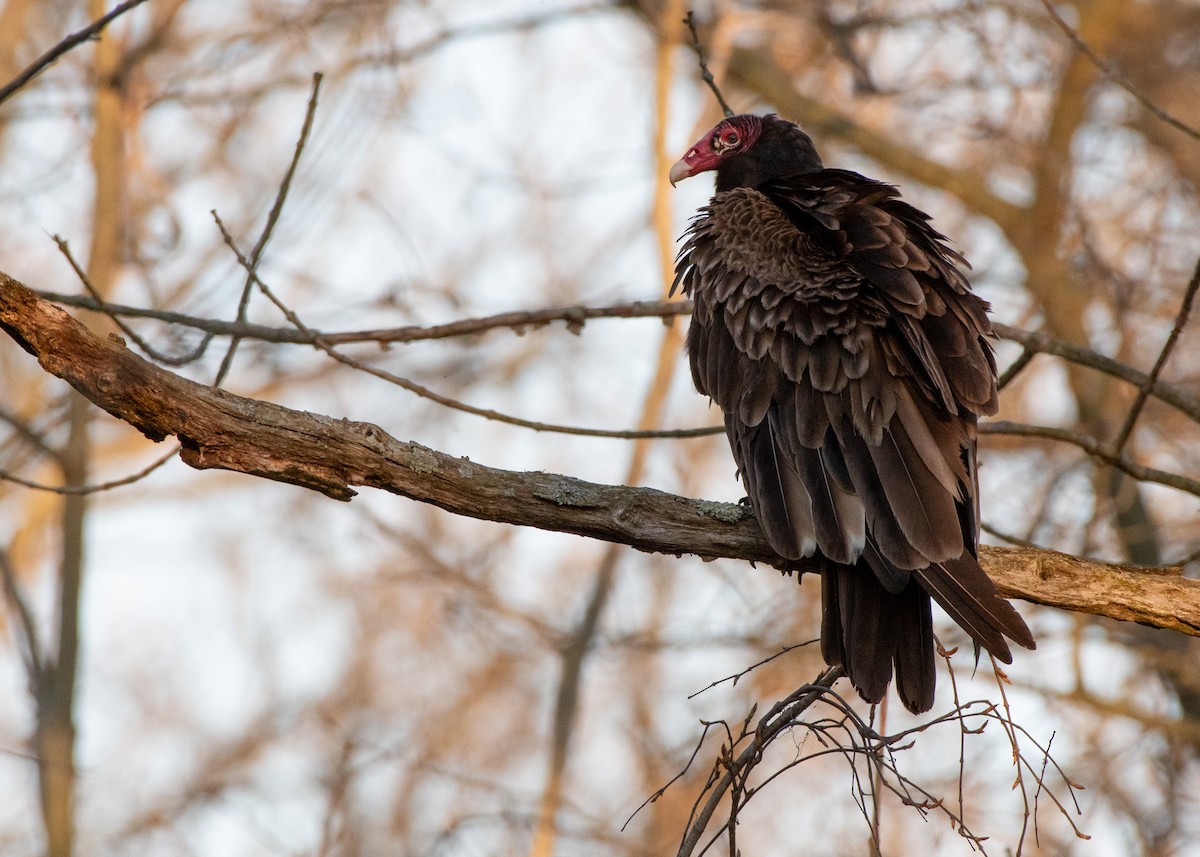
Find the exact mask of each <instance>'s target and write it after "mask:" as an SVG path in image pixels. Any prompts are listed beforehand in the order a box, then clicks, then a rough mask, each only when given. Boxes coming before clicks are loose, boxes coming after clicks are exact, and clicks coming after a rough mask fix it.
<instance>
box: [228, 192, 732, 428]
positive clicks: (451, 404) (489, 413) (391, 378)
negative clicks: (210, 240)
mask: <svg viewBox="0 0 1200 857" xmlns="http://www.w3.org/2000/svg"><path fill="white" fill-rule="evenodd" d="M213 218H214V219H215V220H216V222H217V227H218V228H219V229H220V230H221V234H222V235H223V236H224V238H225V243H226V244H227V245H228V246H229V249H230V250H231V251H233V253H234V255H235V256H236V257H237V260H238V263H239V264H240V265H241V266H242V267H243V268H244V269H245V270H246V271H247V272H249V273H250V279H251V282H253V283H254V284H255V285H257V286H258V288H259V290H260V291H262V293H263V294H264V295H265V296H266V297H267V299H268V300H269V301H271V303H273V304H274V305H275V306H276V307H277V308H278V309H279V311H280V312H282V313H283V314H284V316H285V317H286V318H287V320H288V321H290V322H291V323H292V324H294V325H295V326H296V327H297V329H299V330H300V331H301V332H303V333H304V334H305V335H306V336H307V337H309V338H310V340H311V342H312V345H313V347H315V348H317V349H318V350H320V351H322V352H324V353H325V354H327V355H329V356H330V357H332V358H333V359H334V360H336V361H337V362H339V363H341V364H343V365H345V366H349V367H351V368H353V369H357V370H359V371H360V372H365V373H367V374H368V375H373V376H375V377H376V378H379V379H380V380H383V381H387V382H388V383H390V384H395V385H396V386H397V387H400V388H401V389H404V390H408V391H409V392H410V393H414V394H416V395H418V396H420V397H421V398H423V399H428V400H429V401H431V402H436V403H437V404H439V405H442V406H443V407H447V408H450V409H452V410H456V411H461V412H463V413H466V414H473V415H474V416H478V417H484V418H485V419H489V420H494V421H495V422H500V423H506V424H508V425H513V426H518V427H520V428H527V429H532V430H533V431H543V432H551V433H555V434H570V435H579V436H581V437H606V438H614V439H617V440H641V439H645V438H692V437H706V436H708V435H713V434H720V433H721V432H722V431H724V429H723V428H722V427H720V426H711V427H705V428H696V429H675V430H665V431H664V430H633V431H610V430H607V429H591V428H581V427H579V426H565V425H557V424H555V423H543V422H538V421H536V420H527V419H524V418H522V417H517V416H513V415H511V414H505V413H502V412H500V411H495V410H492V409H490V408H477V407H475V406H474V405H468V404H467V403H465V402H460V401H458V400H457V399H452V398H450V397H449V396H443V395H442V394H441V393H437V392H434V391H433V390H431V389H429V388H428V387H426V386H424V385H422V384H418V383H417V382H416V381H412V380H410V379H408V378H404V377H402V376H400V375H396V374H395V373H392V372H388V371H387V370H386V369H380V368H378V367H376V366H372V365H370V364H369V363H364V362H363V361H361V360H356V359H354V358H353V357H348V356H347V355H345V354H342V353H341V352H340V351H338V350H337V349H336V348H333V347H332V346H331V345H329V343H327V342H326V341H325V340H324V339H322V338H321V337H320V336H319V335H318V334H317V333H316V332H315V331H313V330H312V329H311V328H309V327H308V326H307V325H305V323H304V322H303V321H301V319H300V317H299V316H298V315H297V314H296V313H295V311H294V310H292V309H291V308H290V307H288V306H287V304H285V303H284V302H283V301H282V300H280V299H279V298H278V297H277V296H276V295H275V293H274V292H273V291H272V290H271V288H270V286H268V285H267V284H266V283H264V282H263V281H262V279H261V278H260V277H259V276H258V274H256V273H253V272H252V271H250V267H249V265H250V260H249V259H247V258H246V257H245V256H244V255H243V254H242V252H241V250H240V249H238V246H237V243H236V242H235V241H234V239H233V236H232V235H230V234H229V230H228V229H226V228H225V224H224V223H223V222H222V221H221V218H220V216H219V215H217V213H216V212H215V211H214V212H213Z"/></svg>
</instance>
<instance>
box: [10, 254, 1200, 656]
mask: <svg viewBox="0 0 1200 857" xmlns="http://www.w3.org/2000/svg"><path fill="white" fill-rule="evenodd" d="M0 327H2V328H3V329H4V330H5V331H6V332H7V333H8V334H9V335H10V336H11V337H12V338H13V339H14V340H16V341H17V342H18V343H19V344H20V345H21V346H22V347H23V348H25V350H26V351H28V352H30V353H31V354H33V355H35V356H36V357H37V358H38V361H39V362H40V363H41V365H42V367H43V368H44V369H46V371H48V372H50V373H52V374H54V375H56V376H58V377H60V378H63V379H65V380H66V381H68V382H70V383H71V384H72V385H73V386H74V387H75V388H76V389H77V390H79V391H80V392H81V393H82V394H83V395H85V396H86V397H87V398H89V399H90V400H91V401H92V402H94V403H95V404H97V405H99V406H100V407H102V408H104V409H105V410H106V411H108V412H109V413H111V414H113V415H114V416H116V417H117V418H118V419H121V420H124V421H125V422H128V423H129V424H130V425H133V426H134V427H136V428H137V429H139V430H140V431H141V432H142V433H144V434H145V435H146V436H147V437H150V438H151V439H153V440H161V439H163V438H165V437H167V436H170V435H174V436H176V437H178V438H179V441H180V442H181V443H182V445H183V453H182V457H183V460H184V461H185V462H187V463H188V464H189V465H191V466H192V467H196V468H198V469H206V468H222V469H226V470H234V471H238V472H241V473H247V474H250V475H253V476H262V477H265V478H268V479H274V480H276V481H280V482H287V483H291V484H293V485H301V486H303V487H306V488H311V489H313V490H316V491H320V492H322V493H324V494H326V495H327V496H330V497H333V498H335V499H339V500H349V499H350V498H351V497H353V496H354V494H355V493H356V492H355V491H354V487H353V486H361V485H365V486H369V487H373V488H381V489H383V490H385V491H390V492H392V493H394V494H399V495H401V496H404V497H409V498H411V499H414V500H418V501H421V502H425V503H431V504H433V505H435V506H438V507H440V508H442V509H446V510H447V511H450V512H453V513H455V514H459V515H466V516H469V517H473V518H480V519H484V520H491V521H497V522H500V523H507V524H517V525H521V526H530V527H538V528H541V529H545V530H555V531H560V532H568V533H575V534H577V535H582V536H588V537H591V538H596V539H602V540H605V541H610V542H617V543H619V544H625V545H629V546H630V547H634V548H637V549H638V550H642V551H649V552H657V553H667V554H676V555H681V554H694V555H697V556H701V557H704V558H716V557H727V558H731V559H741V560H749V561H751V562H761V563H764V564H766V565H771V566H775V567H780V568H781V567H783V566H784V563H783V562H782V561H781V560H780V559H779V557H778V556H776V555H774V554H773V553H772V552H771V549H770V548H769V547H768V546H767V544H766V540H765V538H764V537H763V535H762V532H761V530H760V529H759V527H758V524H757V522H755V520H754V519H753V517H752V516H751V515H750V514H749V513H748V512H746V511H745V510H744V509H742V508H741V507H740V506H737V505H732V504H728V503H711V502H705V501H702V500H692V499H687V498H684V497H677V496H675V495H672V494H667V493H664V492H662V491H656V490H653V489H645V488H626V487H621V486H613V485H597V484H594V483H589V482H584V481H582V480H579V479H573V478H571V477H568V476H561V475H556V474H548V473H519V472H513V471H506V470H499V469H496V468H491V467H485V466H483V465H480V464H476V463H474V462H471V461H468V460H466V459H461V458H455V457H453V456H450V455H446V454H445V453H441V452H437V451H436V450H432V449H429V448H427V447H423V446H420V445H418V444H415V443H409V442H404V441H399V440H396V439H395V438H393V437H390V436H389V435H388V434H387V433H385V432H384V431H383V430H382V429H380V428H379V427H378V426H374V425H371V424H369V423H361V422H351V421H349V420H337V419H333V418H330V417H324V416H319V415H315V414H310V413H305V412H303V411H295V410H292V409H290V408H285V407H282V406H280V405H275V404H271V403H269V402H261V401H256V400H253V399H246V398H243V397H240V396H235V395H233V394H231V393H227V392H225V391H223V390H218V389H215V388H212V387H207V386H204V385H203V384H198V383H195V382H193V381H189V380H187V379H185V378H181V377H179V376H177V375H174V374H172V373H170V372H167V371H166V370H164V369H161V368H159V367H157V366H154V365H153V364H151V363H148V362H146V361H145V360H143V359H142V358H140V357H138V356H137V355H136V354H134V353H133V352H132V351H130V350H129V349H128V348H126V347H125V344H124V342H122V341H121V340H120V339H119V337H115V336H110V337H108V338H101V337H99V336H96V335H95V334H93V333H91V332H89V331H88V330H87V329H86V328H84V327H83V325H81V324H79V323H78V322H76V321H75V320H74V319H73V318H71V317H70V316H69V315H68V314H67V313H66V312H65V311H64V310H62V309H60V308H58V307H56V306H54V305H53V304H50V303H49V302H47V301H44V300H42V299H41V298H39V297H38V296H37V295H36V294H34V293H33V292H32V291H30V290H29V289H27V288H26V287H25V286H23V285H21V284H20V283H18V282H17V281H15V280H13V279H11V278H10V277H8V276H6V275H3V274H0ZM982 560H983V563H984V566H985V568H987V570H988V572H989V573H990V574H991V575H992V577H993V578H994V579H995V580H996V582H997V584H998V585H999V586H1000V587H1001V589H1002V590H1003V591H1004V592H1005V594H1007V595H1009V596H1012V597H1016V598H1022V599H1025V600H1027V601H1032V602H1035V603H1038V604H1045V605H1048V606H1051V607H1059V608H1062V609H1067V610H1076V611H1080V612H1085V613H1091V614H1095V615H1099V616H1108V617H1111V618H1114V619H1120V620H1124V621H1132V622H1139V623H1142V624H1145V625H1152V626H1156V627H1160V628H1169V629H1173V630H1177V631H1182V632H1184V633H1187V634H1192V635H1195V636H1200V581H1195V580H1189V579H1186V578H1184V577H1182V576H1181V573H1180V569H1179V568H1163V569H1138V568H1133V567H1125V566H1116V565H1108V564H1104V563H1098V562H1091V561H1087V560H1081V559H1075V558H1073V557H1070V556H1067V555H1065V554H1060V553H1056V552H1054V551H1048V550H1035V549H1029V548H984V549H983V551H982ZM801 570H803V569H801Z"/></svg>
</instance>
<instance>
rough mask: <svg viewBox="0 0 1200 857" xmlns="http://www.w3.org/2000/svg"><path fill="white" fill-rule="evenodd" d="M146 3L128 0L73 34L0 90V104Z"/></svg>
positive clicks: (141, 0)
mask: <svg viewBox="0 0 1200 857" xmlns="http://www.w3.org/2000/svg"><path fill="white" fill-rule="evenodd" d="M145 2H146V0H126V2H124V3H122V4H121V5H119V6H117V7H115V8H114V9H113V10H112V11H111V12H109V13H108V14H107V15H104V16H103V17H101V18H97V19H96V20H95V21H93V22H92V23H91V24H89V25H88V26H86V27H84V28H83V29H82V30H80V31H79V32H77V33H72V34H71V35H69V36H67V37H66V38H65V39H63V40H62V41H61V42H59V43H58V44H57V45H55V46H54V47H52V48H51V49H50V50H48V51H46V52H45V53H44V54H42V55H41V56H40V57H38V58H37V59H35V60H34V61H33V62H32V63H30V64H29V66H28V67H26V69H25V70H24V71H23V72H21V73H20V74H19V75H17V76H16V77H14V78H13V79H12V80H11V81H9V83H8V84H6V85H5V86H4V87H3V88H2V89H0V104H3V103H4V102H5V101H7V100H8V99H9V98H11V97H12V95H13V94H14V93H16V92H17V91H18V90H20V89H21V87H23V86H25V84H27V83H29V81H31V80H33V79H34V78H35V77H37V76H38V75H39V74H41V73H42V72H43V71H45V70H46V69H47V68H49V67H50V66H52V65H53V64H54V63H55V62H57V61H58V58H59V57H61V56H62V55H63V54H65V53H67V52H68V51H70V50H72V49H73V48H76V47H78V46H79V45H81V44H83V43H84V42H86V41H89V40H91V39H93V38H95V37H96V36H97V35H99V34H100V31H101V30H103V29H104V28H105V27H107V26H108V25H109V24H111V23H112V22H113V21H115V20H116V19H117V18H119V17H121V16H122V15H124V14H125V13H126V12H128V11H129V10H130V9H132V8H134V7H135V6H140V5H142V4H143V3H145Z"/></svg>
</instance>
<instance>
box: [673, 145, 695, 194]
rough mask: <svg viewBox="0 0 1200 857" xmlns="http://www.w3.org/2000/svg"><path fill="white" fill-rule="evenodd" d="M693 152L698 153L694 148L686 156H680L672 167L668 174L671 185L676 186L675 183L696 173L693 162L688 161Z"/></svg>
mask: <svg viewBox="0 0 1200 857" xmlns="http://www.w3.org/2000/svg"><path fill="white" fill-rule="evenodd" d="M693 153H696V150H695V149H693V150H692V151H691V152H688V153H687V155H686V156H684V157H683V158H680V159H679V160H678V161H676V162H675V164H674V165H673V166H672V167H671V172H670V173H669V174H668V175H667V178H669V179H670V180H671V187H675V185H677V184H679V182H681V181H683V180H684V179H686V178H690V177H691V176H693V175H695V172H694V170H693V166H692V164H689V163H688V158H689V157H691V156H692V154H693Z"/></svg>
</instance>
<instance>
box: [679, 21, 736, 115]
mask: <svg viewBox="0 0 1200 857" xmlns="http://www.w3.org/2000/svg"><path fill="white" fill-rule="evenodd" d="M683 23H685V24H687V28H688V29H689V30H691V32H692V50H694V51H695V52H696V60H697V62H699V63H700V79H701V80H703V81H704V82H705V83H707V84H708V88H709V89H711V90H712V94H713V95H714V96H716V99H717V103H718V104H720V105H721V110H722V111H723V112H724V114H725V118H726V119H728V118H729V117H730V116H733V115H735V114H734V112H733V109H732V108H731V107H730V106H729V103H728V102H727V101H726V100H725V96H723V95H722V94H721V90H720V88H718V86H717V80H716V78H714V77H713V73H712V72H711V71H709V69H708V62H707V61H706V60H705V59H704V48H702V47H701V46H700V34H699V33H698V32H696V16H695V13H693V12H691V11H689V12H688V13H687V17H686V18H684V19H683Z"/></svg>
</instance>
